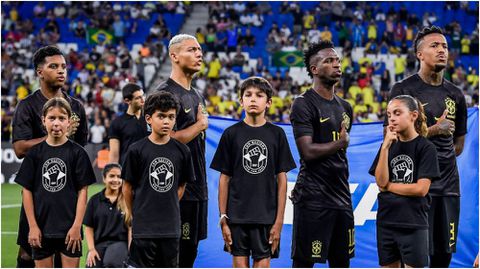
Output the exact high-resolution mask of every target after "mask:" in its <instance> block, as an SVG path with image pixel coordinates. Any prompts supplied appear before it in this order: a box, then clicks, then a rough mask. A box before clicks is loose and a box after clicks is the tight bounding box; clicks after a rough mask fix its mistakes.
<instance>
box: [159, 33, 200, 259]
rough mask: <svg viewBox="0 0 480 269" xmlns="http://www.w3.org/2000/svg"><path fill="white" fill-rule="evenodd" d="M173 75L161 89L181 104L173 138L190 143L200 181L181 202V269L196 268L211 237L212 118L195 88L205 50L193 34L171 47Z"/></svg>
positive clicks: (174, 41) (177, 39) (190, 186)
mask: <svg viewBox="0 0 480 269" xmlns="http://www.w3.org/2000/svg"><path fill="white" fill-rule="evenodd" d="M168 51H169V55H170V60H171V62H172V73H171V75H170V78H169V79H168V80H167V81H166V82H164V83H162V84H160V85H159V86H158V87H157V90H164V91H168V92H171V93H173V94H174V95H175V97H176V98H177V100H178V101H179V102H180V108H179V111H178V115H177V121H176V125H175V128H174V129H173V131H172V134H171V136H172V137H173V138H175V139H177V140H178V141H180V142H182V143H184V144H186V145H187V146H188V147H189V148H190V151H191V152H192V159H193V164H194V169H195V178H196V181H195V182H194V183H192V184H188V185H187V188H186V190H185V196H184V197H183V199H182V201H180V211H181V214H182V237H181V238H180V267H193V264H194V262H195V259H196V257H197V253H198V243H199V241H200V240H203V239H205V238H207V209H208V190H207V176H206V166H205V133H206V129H207V128H208V117H207V116H208V115H207V113H206V110H205V100H204V99H203V97H202V96H201V95H200V94H198V92H197V90H195V89H194V88H193V87H192V79H193V76H194V75H195V73H197V72H198V71H200V68H201V66H202V56H203V54H202V49H201V47H200V45H199V44H198V42H197V39H196V38H195V37H193V36H191V35H185V34H180V35H176V36H174V37H173V38H172V39H171V40H170V43H169V45H168Z"/></svg>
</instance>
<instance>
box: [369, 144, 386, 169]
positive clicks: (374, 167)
mask: <svg viewBox="0 0 480 269" xmlns="http://www.w3.org/2000/svg"><path fill="white" fill-rule="evenodd" d="M382 145H383V143H382ZM381 150H382V146H380V148H379V149H378V152H377V156H375V159H374V160H373V163H372V166H370V170H368V173H369V174H370V175H372V176H375V169H377V165H378V158H380V151H381Z"/></svg>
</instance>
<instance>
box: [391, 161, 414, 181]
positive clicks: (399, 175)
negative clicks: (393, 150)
mask: <svg viewBox="0 0 480 269" xmlns="http://www.w3.org/2000/svg"><path fill="white" fill-rule="evenodd" d="M390 167H392V173H393V175H394V178H393V180H392V182H394V183H405V184H410V183H412V182H413V161H412V159H411V158H410V156H408V155H405V154H402V155H398V156H397V157H395V158H393V160H391V161H390Z"/></svg>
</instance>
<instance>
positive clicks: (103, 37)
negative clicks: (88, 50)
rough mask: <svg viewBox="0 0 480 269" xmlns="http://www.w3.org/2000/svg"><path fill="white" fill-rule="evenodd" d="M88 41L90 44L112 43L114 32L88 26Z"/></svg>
mask: <svg viewBox="0 0 480 269" xmlns="http://www.w3.org/2000/svg"><path fill="white" fill-rule="evenodd" d="M87 31H88V32H87V43H88V44H99V43H104V44H107V45H108V44H112V43H113V42H114V39H115V37H114V35H113V32H111V31H107V30H103V29H98V28H88V30H87Z"/></svg>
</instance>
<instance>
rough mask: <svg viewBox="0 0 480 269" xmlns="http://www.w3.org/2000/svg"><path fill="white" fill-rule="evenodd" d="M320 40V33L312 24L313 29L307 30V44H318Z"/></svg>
mask: <svg viewBox="0 0 480 269" xmlns="http://www.w3.org/2000/svg"><path fill="white" fill-rule="evenodd" d="M321 39H322V32H320V30H318V27H317V25H316V24H313V27H312V28H311V29H310V30H308V43H318V42H319V41H320V40H321Z"/></svg>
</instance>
